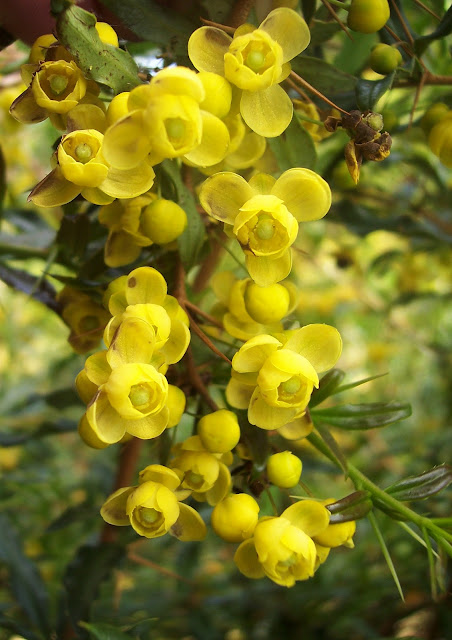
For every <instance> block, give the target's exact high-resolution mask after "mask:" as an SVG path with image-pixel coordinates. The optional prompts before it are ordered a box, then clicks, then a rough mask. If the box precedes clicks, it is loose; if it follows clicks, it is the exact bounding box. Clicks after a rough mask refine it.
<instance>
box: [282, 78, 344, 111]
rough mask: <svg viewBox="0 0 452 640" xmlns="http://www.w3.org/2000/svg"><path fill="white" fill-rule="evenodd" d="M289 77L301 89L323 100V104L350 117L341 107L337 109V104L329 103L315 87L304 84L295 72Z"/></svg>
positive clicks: (304, 81) (307, 83)
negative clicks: (293, 79) (298, 84)
mask: <svg viewBox="0 0 452 640" xmlns="http://www.w3.org/2000/svg"><path fill="white" fill-rule="evenodd" d="M290 75H291V77H292V78H295V80H296V81H297V82H299V83H300V84H301V86H302V87H304V88H305V89H307V90H308V91H311V93H313V94H314V95H316V96H317V97H318V98H320V99H321V100H323V102H326V103H327V104H329V105H330V107H333V108H334V109H337V110H338V111H341V112H342V113H345V114H346V115H350V114H349V112H348V111H344V109H341V107H338V105H337V104H334V102H331V100H329V99H328V98H327V97H326V96H324V95H323V93H320V91H317V89H316V88H315V87H313V86H312V85H311V84H309V82H306V80H303V78H301V77H300V76H299V75H298V73H295V71H291V72H290Z"/></svg>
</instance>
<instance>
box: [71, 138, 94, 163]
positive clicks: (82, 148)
mask: <svg viewBox="0 0 452 640" xmlns="http://www.w3.org/2000/svg"><path fill="white" fill-rule="evenodd" d="M75 155H76V157H77V160H78V161H79V162H82V163H83V164H85V162H88V160H90V159H91V158H92V156H93V150H92V149H91V147H90V146H89V144H87V143H86V142H82V143H81V144H78V145H77V146H76V147H75Z"/></svg>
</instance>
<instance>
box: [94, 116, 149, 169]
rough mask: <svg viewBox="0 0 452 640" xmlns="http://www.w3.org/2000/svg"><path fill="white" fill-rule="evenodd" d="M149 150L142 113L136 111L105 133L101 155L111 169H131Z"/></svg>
mask: <svg viewBox="0 0 452 640" xmlns="http://www.w3.org/2000/svg"><path fill="white" fill-rule="evenodd" d="M150 150H151V143H150V141H149V139H148V137H147V135H146V132H145V129H144V124H143V111H142V110H141V109H140V110H136V111H132V112H131V113H129V114H128V115H127V116H125V117H124V118H122V119H121V120H118V121H117V122H115V123H114V124H113V126H111V127H109V128H108V129H107V130H106V132H105V137H104V141H103V145H102V154H103V156H104V158H105V160H106V161H107V162H108V164H110V165H111V166H112V167H116V168H117V169H133V168H134V167H136V166H137V165H138V164H140V163H141V162H142V161H143V160H144V159H145V158H146V156H147V155H148V153H149V151H150Z"/></svg>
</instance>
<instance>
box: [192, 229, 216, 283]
mask: <svg viewBox="0 0 452 640" xmlns="http://www.w3.org/2000/svg"><path fill="white" fill-rule="evenodd" d="M210 247H211V251H210V253H209V255H208V256H207V258H206V259H205V260H204V262H203V263H202V264H201V267H200V269H199V271H198V273H197V274H196V278H195V281H194V283H193V293H200V292H201V291H204V289H205V288H206V286H207V284H208V282H209V280H210V278H211V277H212V274H213V272H214V271H215V269H216V266H217V264H218V261H219V259H220V258H221V253H222V248H223V247H222V246H221V244H220V243H219V242H218V240H216V239H214V240H213V241H212V242H211V245H210Z"/></svg>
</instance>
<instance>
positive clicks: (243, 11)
mask: <svg viewBox="0 0 452 640" xmlns="http://www.w3.org/2000/svg"><path fill="white" fill-rule="evenodd" d="M253 6H254V0H236V2H235V4H234V6H233V8H232V10H231V12H230V14H229V19H228V22H229V24H230V25H231V27H234V29H237V27H240V25H241V24H243V23H244V22H246V20H247V18H248V16H249V13H250V11H251V9H252V8H253Z"/></svg>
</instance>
